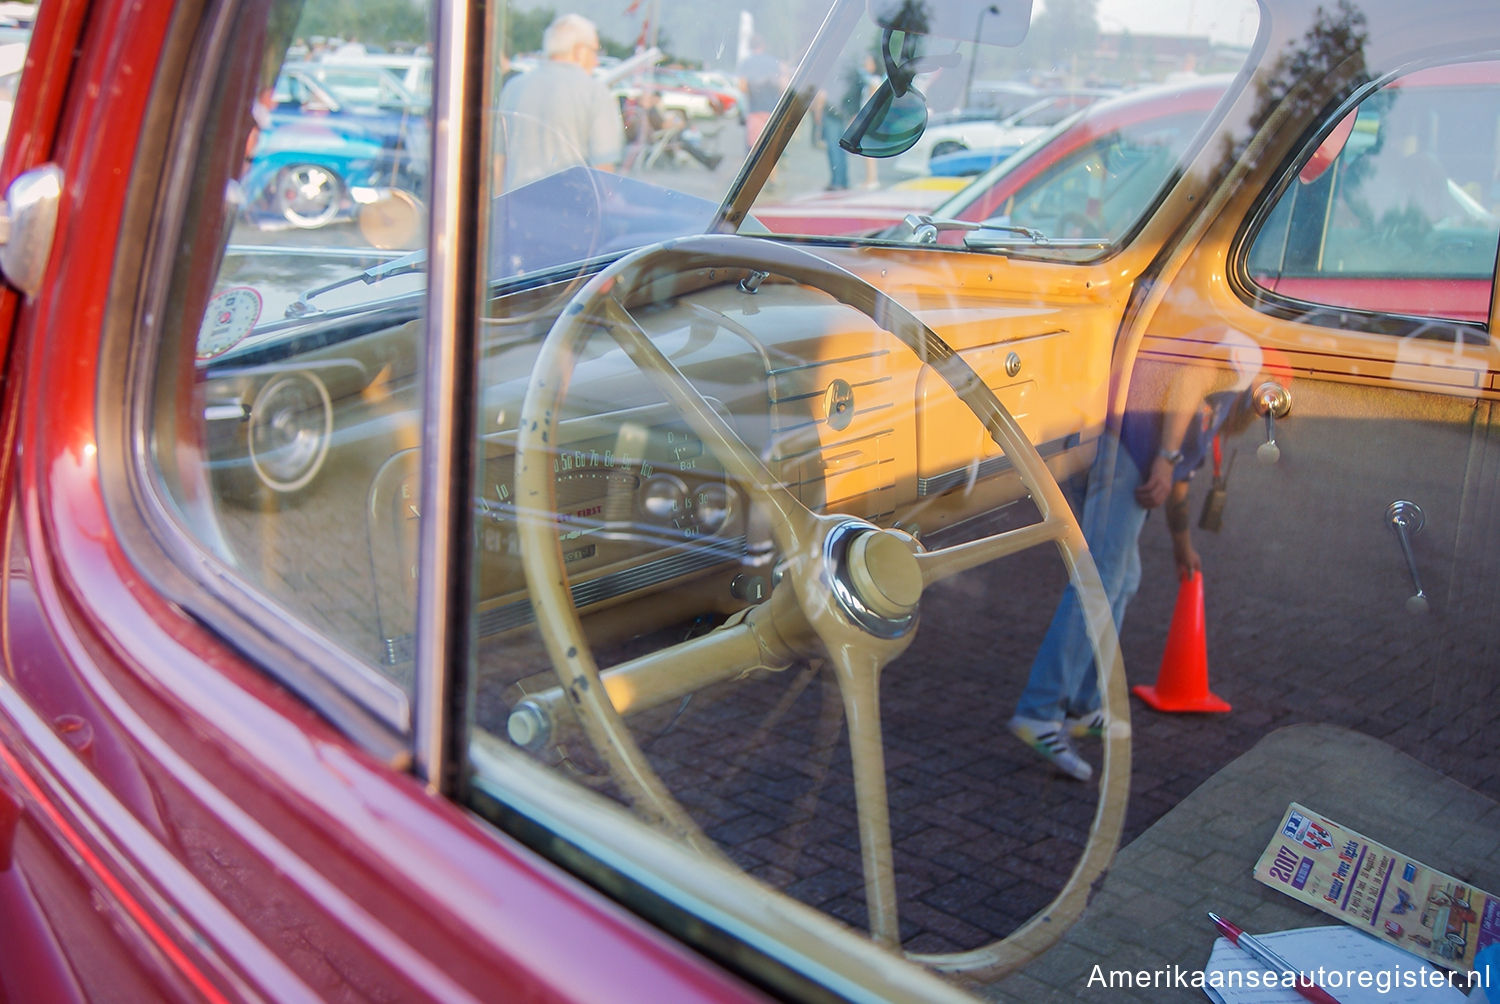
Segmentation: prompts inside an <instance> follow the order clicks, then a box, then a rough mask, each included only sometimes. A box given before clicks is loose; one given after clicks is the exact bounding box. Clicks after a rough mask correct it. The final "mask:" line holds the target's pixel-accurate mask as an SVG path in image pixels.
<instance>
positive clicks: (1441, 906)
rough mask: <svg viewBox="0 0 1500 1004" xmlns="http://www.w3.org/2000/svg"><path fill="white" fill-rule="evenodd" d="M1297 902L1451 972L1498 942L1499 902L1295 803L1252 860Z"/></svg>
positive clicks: (1269, 881)
mask: <svg viewBox="0 0 1500 1004" xmlns="http://www.w3.org/2000/svg"><path fill="white" fill-rule="evenodd" d="M1255 877H1256V879H1258V880H1259V881H1261V882H1264V883H1265V884H1266V885H1268V886H1270V887H1271V888H1273V889H1279V890H1280V891H1281V892H1284V893H1286V894H1287V895H1288V896H1291V897H1292V898H1293V899H1297V900H1300V901H1302V902H1303V903H1307V904H1309V905H1310V906H1315V907H1317V908H1318V909H1319V910H1322V911H1323V912H1324V913H1328V914H1332V915H1333V916H1335V917H1337V918H1339V919H1340V920H1343V921H1345V922H1346V923H1349V924H1352V925H1354V926H1355V927H1357V928H1359V929H1360V930H1363V931H1367V932H1369V933H1370V934H1374V935H1376V936H1377V937H1380V938H1384V939H1385V940H1386V941H1389V942H1391V943H1392V944H1395V945H1399V946H1400V947H1402V948H1404V949H1406V950H1408V951H1410V952H1413V953H1415V954H1417V955H1420V956H1422V957H1423V958H1425V959H1428V960H1430V961H1432V962H1434V963H1436V964H1438V965H1440V966H1445V967H1447V968H1449V969H1457V970H1462V971H1468V970H1470V969H1472V968H1473V965H1474V955H1475V953H1477V952H1478V951H1479V950H1480V949H1482V948H1484V947H1485V946H1486V945H1488V944H1491V943H1492V942H1497V941H1500V901H1497V900H1496V899H1495V897H1494V896H1492V895H1490V894H1489V893H1485V892H1481V891H1480V890H1478V889H1474V888H1472V887H1470V886H1468V885H1465V884H1464V883H1462V882H1460V881H1459V880H1458V879H1456V878H1454V877H1453V876H1451V875H1445V874H1443V873H1442V872H1439V871H1434V870H1433V869H1431V868H1429V867H1427V866H1426V865H1424V864H1422V863H1421V862H1419V861H1413V860H1412V859H1410V858H1407V857H1404V856H1402V855H1401V854H1399V853H1397V852H1396V851H1393V850H1391V849H1390V848H1389V847H1386V846H1385V845H1383V844H1377V843H1376V842H1375V841H1373V840H1371V839H1369V838H1368V837H1366V836H1364V835H1363V834H1361V833H1355V832H1354V831H1353V830H1350V829H1347V828H1346V827H1343V826H1340V825H1339V824H1337V823H1335V822H1332V821H1331V820H1328V819H1325V818H1324V817H1322V816H1320V815H1318V814H1317V813H1316V812H1313V811H1312V810H1311V809H1308V808H1306V807H1304V806H1301V805H1298V804H1297V803H1296V802H1293V803H1292V804H1291V805H1290V806H1289V807H1288V808H1287V811H1286V815H1285V816H1283V817H1282V820H1281V827H1280V829H1279V830H1278V831H1277V833H1276V836H1275V837H1274V838H1273V839H1272V840H1271V843H1270V844H1269V845H1267V847H1266V850H1265V853H1263V854H1262V855H1261V856H1260V860H1259V861H1257V862H1256V864H1255Z"/></svg>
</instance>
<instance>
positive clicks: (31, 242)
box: [0, 164, 62, 296]
mask: <svg viewBox="0 0 1500 1004" xmlns="http://www.w3.org/2000/svg"><path fill="white" fill-rule="evenodd" d="M61 200H62V169H61V168H59V167H58V166H57V165H56V164H43V165H42V166H40V167H34V168H32V169H31V170H29V171H26V172H24V173H22V174H19V175H17V176H16V179H15V180H14V181H12V182H11V183H10V188H9V189H7V190H6V193H5V199H4V201H3V203H0V272H4V273H5V278H6V279H8V280H10V284H11V285H12V286H15V287H16V288H17V289H19V290H20V291H21V292H23V293H25V294H26V295H27V296H34V295H36V292H37V290H38V289H40V288H41V286H42V275H43V273H44V272H46V270H47V260H48V259H49V258H50V257H51V256H52V239H53V238H54V237H55V236H56V235H57V204H58V202H60V201H61Z"/></svg>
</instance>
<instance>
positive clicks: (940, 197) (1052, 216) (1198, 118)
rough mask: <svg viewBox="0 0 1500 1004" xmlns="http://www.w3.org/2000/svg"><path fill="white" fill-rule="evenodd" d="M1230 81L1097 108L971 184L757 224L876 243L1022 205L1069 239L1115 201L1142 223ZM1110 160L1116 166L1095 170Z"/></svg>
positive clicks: (769, 216) (790, 208)
mask: <svg viewBox="0 0 1500 1004" xmlns="http://www.w3.org/2000/svg"><path fill="white" fill-rule="evenodd" d="M1228 83H1229V81H1228V80H1227V79H1223V78H1217V77H1215V78H1205V79H1204V80H1201V81H1198V82H1194V83H1188V84H1169V85H1165V86H1159V87H1148V88H1143V89H1141V90H1138V91H1132V92H1130V93H1128V94H1125V95H1122V96H1120V97H1115V98H1109V99H1105V100H1102V101H1097V102H1096V103H1094V104H1092V105H1089V106H1088V107H1087V108H1085V109H1083V110H1082V111H1080V112H1078V113H1076V114H1074V115H1071V116H1069V117H1068V118H1067V120H1066V121H1064V122H1063V123H1061V124H1059V125H1058V126H1057V127H1056V128H1055V129H1052V130H1049V131H1048V132H1047V133H1045V134H1044V135H1042V136H1040V137H1038V138H1037V139H1035V140H1033V141H1032V142H1030V143H1027V144H1026V145H1025V146H1024V147H1022V149H1021V150H1019V151H1017V152H1016V153H1015V154H1014V155H1012V156H1011V157H1009V158H1007V159H1006V160H1005V161H1003V162H1002V163H1000V164H997V165H996V166H995V167H994V168H992V169H990V170H988V171H986V172H984V173H983V174H981V175H980V176H979V177H977V178H974V179H972V180H971V181H969V182H968V183H967V185H965V184H963V179H956V178H928V179H921V180H918V181H906V182H901V183H898V184H896V185H892V186H890V187H889V188H881V189H876V190H873V191H853V192H824V193H819V194H817V195H809V196H804V197H802V198H799V199H794V200H790V201H787V202H782V203H776V202H771V203H768V204H765V205H757V206H756V208H755V218H756V220H757V221H759V222H760V223H761V224H763V225H764V226H765V227H766V228H767V229H769V230H770V231H772V232H773V233H779V234H808V235H829V236H839V235H851V236H852V235H869V234H874V233H877V232H879V231H882V230H887V229H889V228H891V227H893V226H895V225H897V224H899V223H901V221H902V220H903V219H904V218H905V217H906V215H907V214H908V213H922V214H931V215H933V216H937V217H941V218H952V219H964V220H974V221H978V220H983V219H987V218H989V217H991V216H996V215H999V214H1001V213H1002V212H1003V211H1004V208H1005V204H1006V202H1007V201H1008V200H1010V199H1012V198H1018V201H1019V202H1020V203H1021V204H1022V205H1023V206H1024V207H1025V208H1023V210H1022V211H1021V212H1020V214H1019V215H1018V216H1017V222H1018V223H1025V224H1027V225H1028V226H1036V227H1039V228H1040V229H1042V230H1044V231H1046V232H1048V233H1056V234H1059V235H1061V234H1063V231H1064V230H1066V229H1068V228H1067V227H1064V228H1063V230H1059V229H1057V228H1056V224H1058V223H1062V222H1063V219H1062V217H1063V216H1064V215H1065V214H1066V215H1067V216H1068V220H1067V222H1069V223H1071V224H1072V225H1073V227H1072V229H1074V230H1076V229H1078V227H1077V224H1078V223H1079V222H1080V220H1079V219H1078V215H1077V214H1080V213H1084V212H1087V211H1088V207H1089V206H1090V205H1093V206H1094V207H1095V210H1094V211H1095V212H1097V211H1098V207H1100V206H1102V205H1103V204H1104V203H1106V202H1107V203H1108V204H1109V207H1110V212H1111V214H1131V213H1134V214H1136V215H1139V214H1140V213H1142V212H1144V211H1145V210H1146V208H1147V207H1148V206H1149V205H1150V200H1151V199H1152V198H1153V197H1154V195H1155V194H1156V190H1157V189H1158V188H1159V187H1160V186H1161V185H1162V184H1164V183H1165V182H1166V181H1167V180H1168V177H1167V175H1168V172H1169V171H1170V170H1171V167H1172V164H1173V163H1174V162H1175V160H1176V157H1177V155H1178V154H1179V153H1180V152H1181V150H1182V148H1184V147H1185V146H1186V145H1187V144H1188V142H1189V141H1190V140H1191V139H1192V138H1193V136H1194V134H1195V133H1196V132H1197V131H1198V128H1199V127H1200V126H1201V125H1202V124H1203V122H1204V120H1205V119H1207V118H1208V113H1209V112H1210V111H1212V110H1213V107H1214V105H1215V104H1217V103H1218V101H1219V99H1220V98H1222V97H1223V95H1224V89H1225V87H1226V86H1227V85H1228ZM1148 155H1150V156H1151V158H1152V159H1151V160H1150V162H1149V163H1146V162H1144V160H1143V158H1146V157H1147V156H1148ZM1105 157H1113V158H1114V159H1115V160H1116V161H1117V162H1118V167H1116V166H1111V168H1110V169H1109V170H1101V169H1099V168H1098V167H1097V166H1095V165H1098V164H1100V163H1101V162H1102V159H1103V158H1105ZM1090 172H1092V173H1090ZM1018 193H1019V196H1018ZM1049 224H1051V225H1052V226H1049ZM1067 235H1068V236H1077V234H1076V233H1069V234H1067ZM1094 235H1095V236H1101V237H1104V236H1108V233H1105V232H1099V233H1096V234H1094Z"/></svg>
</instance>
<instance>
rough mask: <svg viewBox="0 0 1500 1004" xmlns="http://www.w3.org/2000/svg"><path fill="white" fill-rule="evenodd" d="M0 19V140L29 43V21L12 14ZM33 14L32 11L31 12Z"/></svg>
mask: <svg viewBox="0 0 1500 1004" xmlns="http://www.w3.org/2000/svg"><path fill="white" fill-rule="evenodd" d="M19 13H22V12H21V11H16V12H14V13H13V14H12V16H10V17H8V18H6V19H5V20H4V21H0V142H4V140H5V136H6V133H7V132H8V131H9V128H10V113H11V109H12V108H14V107H15V102H16V88H17V87H19V86H20V85H21V71H22V69H24V68H25V66H26V49H27V47H28V46H29V45H30V43H31V27H30V24H29V21H27V20H25V19H23V18H20V17H16V16H14V15H15V14H19ZM31 16H32V17H34V16H35V14H34V13H32V14H31Z"/></svg>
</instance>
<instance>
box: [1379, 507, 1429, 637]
mask: <svg viewBox="0 0 1500 1004" xmlns="http://www.w3.org/2000/svg"><path fill="white" fill-rule="evenodd" d="M1385 518H1386V520H1387V522H1389V523H1390V525H1391V529H1392V530H1394V531H1395V532H1396V539H1397V540H1398V541H1400V543H1401V553H1402V555H1403V556H1405V558H1406V569H1407V571H1409V572H1410V573H1411V585H1412V588H1413V589H1415V590H1416V592H1415V593H1413V594H1412V595H1411V596H1409V597H1407V600H1406V611H1407V613H1411V614H1425V613H1426V612H1427V610H1428V606H1429V604H1428V602H1427V593H1426V592H1424V591H1423V589H1422V579H1421V577H1420V576H1419V575H1418V574H1417V557H1416V555H1415V554H1414V553H1412V549H1411V537H1412V535H1413V534H1416V533H1420V532H1421V531H1422V527H1424V526H1426V525H1427V517H1425V516H1423V515H1422V507H1421V506H1419V505H1417V504H1416V503H1415V502H1408V501H1407V500H1406V499H1397V500H1396V501H1394V502H1392V503H1391V504H1390V505H1389V506H1387V507H1386V510H1385Z"/></svg>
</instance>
